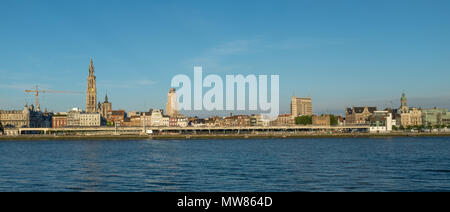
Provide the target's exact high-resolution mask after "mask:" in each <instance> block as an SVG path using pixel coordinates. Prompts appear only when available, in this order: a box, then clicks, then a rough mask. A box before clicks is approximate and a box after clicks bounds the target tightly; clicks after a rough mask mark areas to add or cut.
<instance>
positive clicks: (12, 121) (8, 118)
mask: <svg viewBox="0 0 450 212" xmlns="http://www.w3.org/2000/svg"><path fill="white" fill-rule="evenodd" d="M52 115H53V114H52V113H48V112H41V111H39V110H37V108H35V107H34V105H30V106H27V105H25V106H24V107H23V109H22V110H0V123H1V124H2V125H3V127H5V128H14V127H16V128H20V127H51V119H52Z"/></svg>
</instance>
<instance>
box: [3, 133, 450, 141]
mask: <svg viewBox="0 0 450 212" xmlns="http://www.w3.org/2000/svg"><path fill="white" fill-rule="evenodd" d="M392 137H450V133H386V134H382V133H379V134H371V133H355V134H286V135H282V134H272V135H267V134H263V135H246V134H230V135H153V136H147V135H142V136H141V135H108V136H104V135H102V136H95V135H92V136H86V135H84V136H53V135H22V136H0V141H30V140H189V139H206V140H208V139H210V140H215V139H280V138H281V139H294V138H392Z"/></svg>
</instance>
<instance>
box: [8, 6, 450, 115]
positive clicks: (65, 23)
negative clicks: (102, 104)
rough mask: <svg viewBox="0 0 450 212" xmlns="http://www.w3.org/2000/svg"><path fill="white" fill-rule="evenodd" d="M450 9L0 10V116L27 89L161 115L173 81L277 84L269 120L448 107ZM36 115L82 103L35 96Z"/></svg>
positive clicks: (27, 98)
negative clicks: (90, 82) (198, 71)
mask: <svg viewBox="0 0 450 212" xmlns="http://www.w3.org/2000/svg"><path fill="white" fill-rule="evenodd" d="M448 11H450V1H446V0H442V1H439V0H423V1H414V0H404V1H400V0H399V1H395V0H386V1H383V0H376V1H375V0H373V1H356V0H355V1H349V0H342V1H331V0H330V1H325V0H314V1H313V0H306V1H256V0H247V1H242V0H241V1H233V0H231V1H230V0H227V1H219V0H216V1H196V0H192V1H181V0H180V1H95V0H94V1H92V0H91V1H82V0H77V1H45V0H40V1H32V0H29V1H19V0H15V1H13V0H3V1H0V108H2V109H17V108H21V107H22V106H23V105H24V104H25V103H26V102H28V103H29V104H31V103H33V102H34V97H33V96H32V95H31V94H26V93H25V92H24V91H23V90H24V89H31V88H32V87H33V86H34V85H36V84H38V85H39V86H40V87H41V88H42V89H52V90H70V91H83V92H84V91H85V90H86V79H87V76H88V67H89V59H90V57H95V60H94V65H95V68H96V69H95V71H96V76H97V87H98V99H99V100H101V99H103V97H104V95H105V93H106V92H107V93H108V96H109V97H110V100H111V101H112V102H113V108H114V109H126V110H127V111H131V110H141V111H142V110H147V109H148V108H164V105H165V102H166V99H167V92H168V89H169V88H170V81H171V79H172V77H173V76H175V75H177V74H187V75H189V76H192V75H193V67H194V65H201V66H203V70H204V72H205V73H204V74H208V73H211V74H219V75H221V76H225V75H226V74H244V75H247V74H256V75H259V74H278V75H280V84H281V85H280V106H281V112H289V101H290V97H291V96H292V95H293V94H295V95H296V96H311V97H312V98H313V107H314V112H315V113H324V112H327V111H328V112H333V113H343V112H344V108H345V107H347V106H353V105H355V106H357V105H375V106H378V107H380V108H382V107H387V106H391V105H392V106H394V107H398V106H399V102H400V96H401V93H402V92H403V91H406V93H407V96H408V97H409V100H410V101H409V105H411V106H417V107H432V106H439V107H447V108H448V107H449V106H450V94H449V91H450V83H448V81H449V79H450V13H449V12H448ZM40 100H41V105H42V107H46V108H48V109H49V110H54V111H67V110H68V109H70V108H72V107H80V108H85V95H77V94H67V95H62V94H43V95H42V96H41V98H40Z"/></svg>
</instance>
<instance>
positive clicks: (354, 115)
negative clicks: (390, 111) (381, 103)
mask: <svg viewBox="0 0 450 212" xmlns="http://www.w3.org/2000/svg"><path fill="white" fill-rule="evenodd" d="M376 110H377V108H376V107H367V106H366V107H352V108H347V110H346V111H345V124H348V125H352V124H368V123H369V117H370V116H371V115H372V114H373V112H374V111H376Z"/></svg>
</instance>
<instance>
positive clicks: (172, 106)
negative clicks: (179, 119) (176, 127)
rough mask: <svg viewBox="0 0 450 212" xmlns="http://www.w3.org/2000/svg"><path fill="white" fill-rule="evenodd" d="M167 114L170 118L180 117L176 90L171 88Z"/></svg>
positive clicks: (168, 96)
mask: <svg viewBox="0 0 450 212" xmlns="http://www.w3.org/2000/svg"><path fill="white" fill-rule="evenodd" d="M166 114H167V115H168V116H170V117H174V116H177V115H178V98H177V93H176V90H175V88H171V89H170V90H169V94H168V95H167V103H166Z"/></svg>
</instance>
